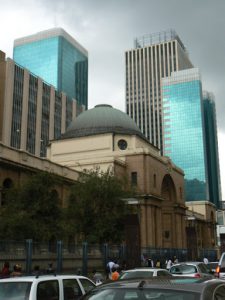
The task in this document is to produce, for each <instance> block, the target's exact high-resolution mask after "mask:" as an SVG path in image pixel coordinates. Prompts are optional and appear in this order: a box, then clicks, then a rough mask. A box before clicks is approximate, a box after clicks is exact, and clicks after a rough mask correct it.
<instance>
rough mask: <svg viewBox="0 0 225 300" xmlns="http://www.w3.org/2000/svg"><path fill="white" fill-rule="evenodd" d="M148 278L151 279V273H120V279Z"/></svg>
mask: <svg viewBox="0 0 225 300" xmlns="http://www.w3.org/2000/svg"><path fill="white" fill-rule="evenodd" d="M149 277H153V272H152V271H132V272H124V273H122V274H121V276H120V279H132V278H149Z"/></svg>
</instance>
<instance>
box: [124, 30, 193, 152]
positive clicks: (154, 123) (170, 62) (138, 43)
mask: <svg viewBox="0 0 225 300" xmlns="http://www.w3.org/2000/svg"><path fill="white" fill-rule="evenodd" d="M125 60H126V112H127V114H128V115H129V116H130V117H131V118H133V119H134V120H135V122H136V123H137V125H138V126H139V127H140V129H141V131H142V132H143V134H144V135H145V136H146V137H147V139H148V140H149V141H150V142H151V143H152V144H153V145H154V146H156V147H158V148H159V149H161V152H162V147H163V137H162V103H161V102H162V98H161V78H162V77H167V76H170V74H171V72H174V71H178V70H183V69H188V68H192V67H193V66H192V63H191V62H190V60H189V58H188V54H187V51H186V48H185V47H184V45H183V43H182V42H181V40H180V38H179V36H178V35H177V34H176V32H175V31H174V30H169V31H163V32H159V33H155V34H152V35H146V36H143V37H141V38H137V39H135V45H134V49H132V50H129V51H126V53H125Z"/></svg>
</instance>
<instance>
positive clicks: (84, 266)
mask: <svg viewBox="0 0 225 300" xmlns="http://www.w3.org/2000/svg"><path fill="white" fill-rule="evenodd" d="M87 245H88V243H87V242H84V243H83V257H82V260H83V264H82V275H84V276H87V269H88V264H87V261H88V253H87Z"/></svg>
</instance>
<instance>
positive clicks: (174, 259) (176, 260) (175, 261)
mask: <svg viewBox="0 0 225 300" xmlns="http://www.w3.org/2000/svg"><path fill="white" fill-rule="evenodd" d="M173 263H174V264H178V259H177V257H176V256H174V257H173Z"/></svg>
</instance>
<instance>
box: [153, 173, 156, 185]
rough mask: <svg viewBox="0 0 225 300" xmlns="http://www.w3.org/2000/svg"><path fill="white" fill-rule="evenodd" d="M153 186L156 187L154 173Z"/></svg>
mask: <svg viewBox="0 0 225 300" xmlns="http://www.w3.org/2000/svg"><path fill="white" fill-rule="evenodd" d="M153 186H154V188H155V187H156V174H154V175H153Z"/></svg>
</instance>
